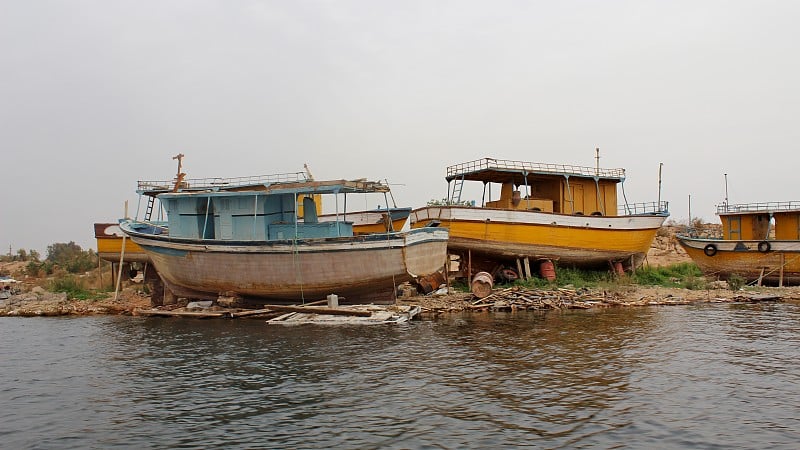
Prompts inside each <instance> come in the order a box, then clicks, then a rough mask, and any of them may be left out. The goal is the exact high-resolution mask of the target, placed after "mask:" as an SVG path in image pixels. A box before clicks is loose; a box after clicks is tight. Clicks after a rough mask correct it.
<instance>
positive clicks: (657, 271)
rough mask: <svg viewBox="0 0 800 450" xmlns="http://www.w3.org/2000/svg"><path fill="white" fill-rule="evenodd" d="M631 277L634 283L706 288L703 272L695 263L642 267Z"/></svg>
mask: <svg viewBox="0 0 800 450" xmlns="http://www.w3.org/2000/svg"><path fill="white" fill-rule="evenodd" d="M631 279H632V281H633V283H634V284H638V285H646V286H664V287H678V288H686V289H704V288H705V287H706V281H705V278H703V272H701V271H700V268H699V267H697V265H696V264H694V263H680V264H673V265H671V266H664V267H642V268H640V269H637V270H636V271H635V272H634V273H633V274H632V275H631Z"/></svg>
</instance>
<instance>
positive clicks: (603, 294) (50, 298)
mask: <svg viewBox="0 0 800 450" xmlns="http://www.w3.org/2000/svg"><path fill="white" fill-rule="evenodd" d="M678 230H679V229H678V227H663V228H662V229H661V230H659V232H658V235H657V236H656V238H655V240H654V241H653V244H652V246H651V249H650V251H649V252H648V254H647V258H646V260H645V262H644V264H645V265H650V266H654V267H658V266H667V265H672V264H677V263H684V262H686V263H688V262H691V259H690V258H689V257H688V255H687V254H686V252H684V251H683V249H682V248H681V247H680V245H679V244H678V242H677V240H676V239H675V233H676V232H677V231H678ZM25 266H26V263H24V262H11V263H0V273H2V274H9V275H11V276H12V277H15V278H16V279H18V280H21V281H22V283H20V284H19V289H18V293H17V295H12V296H10V297H9V298H7V299H0V316H52V315H92V314H126V315H135V314H136V312H137V310H143V309H148V308H150V307H151V305H150V299H149V297H148V296H147V295H146V294H144V293H143V291H144V289H143V286H142V285H141V284H134V283H130V282H126V283H125V285H124V286H123V288H122V289H121V291H120V292H119V294H118V296H117V298H116V299H115V298H114V294H113V293H111V294H109V295H108V296H106V297H104V298H101V299H94V300H68V299H67V296H66V294H64V293H51V292H47V291H46V290H45V289H43V287H42V286H45V285H46V283H47V280H45V279H32V278H30V277H27V276H25V275H24V269H25ZM85 278H86V282H87V284H89V285H94V283H96V278H97V275H96V274H95V275H94V277H92V276H89V275H87V276H86V277H85ZM106 281H108V278H106ZM709 286H710V288H708V289H704V290H688V289H676V288H663V287H642V286H621V287H619V288H618V289H617V290H615V291H614V292H607V291H599V290H594V291H580V290H572V289H565V288H562V289H555V290H547V291H544V290H527V291H526V290H520V289H518V288H507V287H500V286H498V287H496V288H495V289H494V291H493V292H492V295H490V296H489V297H488V298H485V299H477V298H476V297H474V296H473V295H472V294H471V293H451V294H445V295H427V296H422V295H418V296H409V297H401V298H400V299H399V300H398V303H399V304H403V305H419V306H420V307H421V308H422V310H423V312H426V313H434V314H438V313H442V312H452V311H465V310H468V311H485V310H498V309H499V310H503V309H511V310H514V309H564V308H567V309H569V308H573V309H575V308H580V309H587V308H602V307H614V306H644V305H673V304H687V303H698V302H732V301H776V300H778V301H780V300H791V301H800V287H785V288H759V289H754V288H751V289H748V291H747V292H744V291H738V292H734V291H731V290H729V289H728V288H727V285H726V284H725V283H724V282H716V283H709Z"/></svg>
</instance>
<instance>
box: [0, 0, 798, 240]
mask: <svg viewBox="0 0 800 450" xmlns="http://www.w3.org/2000/svg"><path fill="white" fill-rule="evenodd" d="M798 17H800V2H795V1H789V0H787V1H763V0H759V1H701V0H691V1H675V0H670V1H666V0H665V1H645V0H633V1H570V0H565V1H497V0H494V1H465V0H457V1H435V0H424V1H409V0H404V1H391V2H390V1H377V0H372V1H341V0H337V1H297V0H291V1H255V0H254V1H248V0H225V1H222V0H220V1H210V0H208V1H203V0H191V1H189V0H186V1H169V0H167V1H164V0H160V1H143V0H136V1H121V0H114V1H108V0H85V1H77V0H72V1H40V0H0V146H2V151H0V154H1V155H2V158H0V164H2V171H1V172H0V187H2V212H1V213H0V251H2V252H3V253H5V252H7V251H8V247H9V245H10V246H11V247H12V251H13V252H16V250H17V249H19V248H25V249H29V248H33V249H37V250H38V251H40V252H43V254H44V251H45V250H46V248H47V246H48V245H49V244H52V243H54V242H68V241H75V242H77V243H78V244H80V245H81V246H82V247H84V248H94V247H95V241H94V237H93V229H92V224H93V223H94V222H108V221H112V222H113V221H116V219H117V218H118V217H120V216H122V213H123V205H124V202H125V200H129V202H130V205H131V206H130V208H131V209H132V210H133V209H135V206H136V194H135V189H136V181H137V180H140V179H169V178H171V177H172V176H174V173H175V169H176V164H175V161H173V160H172V159H171V157H172V156H173V155H175V154H177V153H179V152H181V153H184V154H185V155H186V159H185V161H184V171H185V172H187V173H188V176H189V177H191V178H200V177H212V176H222V177H233V176H244V175H257V174H269V173H279V172H295V171H301V170H302V168H303V164H304V163H308V164H309V166H310V168H311V170H312V172H313V173H314V176H315V177H316V178H317V179H331V178H337V179H338V178H361V177H365V178H369V179H388V180H389V182H390V183H392V184H394V185H395V186H394V196H395V198H396V199H397V202H398V204H400V205H406V206H414V207H418V206H423V205H424V204H425V203H426V202H427V201H428V200H430V199H438V198H442V197H444V196H445V193H446V189H447V185H446V182H445V180H444V175H445V168H446V166H448V165H451V164H455V163H459V162H464V161H469V160H472V159H478V158H482V157H495V158H502V159H515V160H524V161H532V162H547V163H564V164H576V165H585V166H594V164H595V160H594V156H595V151H594V149H595V148H596V147H599V148H600V149H601V160H600V165H601V166H602V167H607V168H617V167H622V168H625V169H626V170H627V181H626V184H625V192H626V194H627V198H628V200H629V201H632V202H633V201H636V202H641V201H655V200H656V199H657V197H658V168H659V163H663V164H664V166H663V180H662V189H663V190H662V194H661V195H662V199H664V200H668V201H669V202H670V209H671V212H672V218H673V219H674V220H677V221H682V220H683V221H685V220H686V218H687V217H688V198H689V196H690V195H691V199H692V202H691V207H692V215H694V216H699V217H702V218H703V219H705V220H706V221H712V222H715V221H717V218H716V216H715V215H714V211H715V209H714V205H716V204H718V203H720V202H722V201H723V200H724V197H725V179H724V174H725V173H727V174H728V193H729V197H730V201H731V202H733V203H741V202H754V201H787V200H800V194H799V193H798V192H797V188H796V180H797V177H796V175H795V173H796V171H797V170H798V164H797V163H798V161H800V155H798V153H797V151H796V147H797V144H798V142H800V126H798V125H797V124H796V122H797V120H798V118H799V117H800V88H798V83H800V58H799V57H798V55H800V48H798V47H800V27H798V26H797V18H798ZM374 206H377V204H376V205H370V207H374Z"/></svg>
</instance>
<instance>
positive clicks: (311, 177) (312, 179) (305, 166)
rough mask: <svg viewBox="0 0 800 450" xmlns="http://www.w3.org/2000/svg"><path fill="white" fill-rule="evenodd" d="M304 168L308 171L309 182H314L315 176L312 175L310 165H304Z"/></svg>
mask: <svg viewBox="0 0 800 450" xmlns="http://www.w3.org/2000/svg"><path fill="white" fill-rule="evenodd" d="M303 168H304V169H306V175H308V181H314V175H312V174H311V169H309V168H308V164H303Z"/></svg>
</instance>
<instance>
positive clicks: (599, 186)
mask: <svg viewBox="0 0 800 450" xmlns="http://www.w3.org/2000/svg"><path fill="white" fill-rule="evenodd" d="M624 179H625V171H624V170H623V169H600V168H591V167H576V166H567V165H556V164H542V163H528V162H520V161H505V160H496V159H489V158H486V159H484V160H480V161H471V162H469V163H464V164H459V165H457V166H451V167H448V176H447V180H448V182H452V183H453V188H452V192H451V194H450V201H451V202H453V203H456V204H457V203H459V201H460V194H461V189H460V185H461V184H462V183H463V182H464V181H467V180H469V181H482V182H483V184H484V195H483V198H484V199H485V202H484V204H483V205H482V206H484V207H486V208H501V209H517V210H528V211H542V212H550V213H559V214H575V215H587V216H588V215H594V216H616V215H617V214H618V212H617V184H618V183H620V182H622V181H623V180H624ZM492 184H500V197H499V198H496V195H493V193H492V192H491V189H492V187H491V185H492ZM487 197H488V200H486V199H487Z"/></svg>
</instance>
